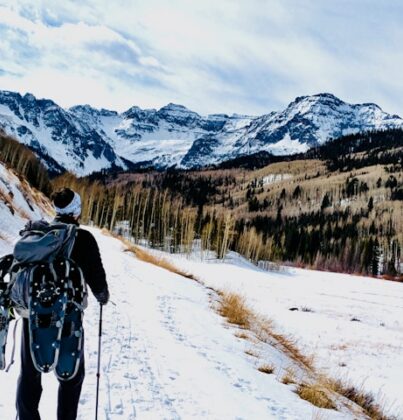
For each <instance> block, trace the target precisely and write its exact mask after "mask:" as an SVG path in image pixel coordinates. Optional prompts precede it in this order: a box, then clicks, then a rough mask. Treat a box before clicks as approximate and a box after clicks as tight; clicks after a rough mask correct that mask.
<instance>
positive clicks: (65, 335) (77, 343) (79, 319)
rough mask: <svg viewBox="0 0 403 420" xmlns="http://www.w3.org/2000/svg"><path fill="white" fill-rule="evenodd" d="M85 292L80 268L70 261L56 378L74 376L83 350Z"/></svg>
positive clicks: (62, 378) (67, 378) (64, 379)
mask: <svg viewBox="0 0 403 420" xmlns="http://www.w3.org/2000/svg"><path fill="white" fill-rule="evenodd" d="M86 305H87V292H86V285H85V282H84V277H83V274H82V272H81V269H80V268H79V267H78V266H77V265H76V264H75V263H74V262H73V261H71V265H70V273H69V285H68V303H67V308H66V312H65V317H64V323H63V329H62V335H61V343H60V352H59V359H58V362H57V365H56V369H55V374H56V376H57V377H58V379H60V380H62V381H68V380H69V379H72V378H74V376H75V375H76V374H77V371H78V368H79V366H80V359H81V356H82V352H83V339H84V330H83V317H84V308H85V307H86Z"/></svg>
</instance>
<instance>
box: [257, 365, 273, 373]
mask: <svg viewBox="0 0 403 420" xmlns="http://www.w3.org/2000/svg"><path fill="white" fill-rule="evenodd" d="M257 370H258V371H259V372H262V373H267V374H268V375H271V374H272V373H274V366H273V365H269V364H264V365H262V366H259V367H258V368H257Z"/></svg>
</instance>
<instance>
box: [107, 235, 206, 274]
mask: <svg viewBox="0 0 403 420" xmlns="http://www.w3.org/2000/svg"><path fill="white" fill-rule="evenodd" d="M102 233H103V234H104V235H108V236H112V237H114V238H116V239H119V240H120V241H121V242H123V243H124V244H125V245H126V247H127V248H126V249H125V250H124V251H125V252H131V253H132V254H134V255H135V256H136V257H137V258H138V259H139V260H141V261H144V262H146V263H149V264H153V265H156V266H157V267H160V268H163V269H165V270H168V271H170V272H171V273H174V274H178V275H179V276H182V277H186V278H187V279H191V280H196V281H199V280H198V279H197V278H196V277H195V276H194V275H193V274H190V273H188V272H187V271H183V270H181V269H180V268H178V267H176V266H175V265H174V264H172V263H171V262H170V261H168V260H166V259H165V258H162V257H157V256H156V255H153V254H152V253H151V252H147V251H146V250H145V249H143V248H140V247H139V246H137V245H134V244H132V243H131V242H130V241H129V240H127V239H125V238H123V237H122V236H119V235H116V234H114V233H112V232H111V231H109V230H108V229H105V228H104V229H102Z"/></svg>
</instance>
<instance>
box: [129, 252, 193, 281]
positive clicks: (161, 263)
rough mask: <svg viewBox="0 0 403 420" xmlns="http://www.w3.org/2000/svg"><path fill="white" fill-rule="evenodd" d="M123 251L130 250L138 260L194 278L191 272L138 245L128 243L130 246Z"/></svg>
mask: <svg viewBox="0 0 403 420" xmlns="http://www.w3.org/2000/svg"><path fill="white" fill-rule="evenodd" d="M125 252H132V253H133V254H134V255H135V256H136V257H137V258H138V259H139V260H141V261H144V262H146V263H149V264H153V265H156V266H158V267H160V268H163V269H165V270H168V271H170V272H171V273H174V274H178V275H179V276H182V277H186V278H188V279H191V280H196V278H195V277H194V276H193V274H190V273H188V272H186V271H183V270H181V269H180V268H178V267H176V266H175V265H174V264H172V263H171V262H170V261H168V260H166V259H165V258H161V257H157V256H155V255H153V254H152V253H150V252H147V251H146V250H144V249H142V248H140V247H138V246H135V245H132V244H130V246H129V247H128V248H127V249H125Z"/></svg>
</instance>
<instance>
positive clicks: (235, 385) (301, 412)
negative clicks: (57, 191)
mask: <svg viewBox="0 0 403 420" xmlns="http://www.w3.org/2000/svg"><path fill="white" fill-rule="evenodd" d="M91 231H92V232H93V233H94V234H95V236H96V239H97V241H98V242H99V244H100V249H101V253H102V256H103V258H104V264H105V267H106V271H107V275H108V278H109V283H110V287H111V294H112V300H113V301H114V302H116V306H114V305H113V304H109V305H108V306H107V307H106V308H105V324H104V330H105V335H104V340H103V343H104V347H103V349H104V350H103V363H102V366H103V376H102V386H101V401H100V404H101V417H100V418H101V419H109V420H113V419H124V420H128V419H135V418H138V419H141V420H142V419H152V420H158V419H190V418H192V419H193V418H194V419H199V418H203V419H217V420H226V419H251V420H255V419H299V420H300V419H311V418H326V419H343V418H344V419H353V418H361V417H360V416H358V415H357V416H355V415H354V416H353V415H351V414H347V413H344V414H343V413H341V412H336V411H334V410H323V409H318V408H314V407H313V406H312V405H311V404H309V403H308V402H306V401H304V400H301V399H300V398H299V397H298V396H297V395H296V394H295V393H294V392H293V388H292V386H291V385H284V384H282V383H281V382H280V381H279V380H278V379H277V378H276V376H275V375H267V374H263V373H261V372H259V371H258V370H257V369H256V367H257V366H256V363H257V362H256V359H255V358H253V357H251V356H247V355H245V353H244V351H245V350H246V349H247V348H248V344H246V343H245V340H241V339H239V338H236V337H235V335H234V329H233V328H232V327H231V328H229V327H228V326H227V325H226V324H225V323H224V321H223V319H222V318H221V317H220V316H218V315H217V314H216V313H215V312H214V311H213V310H212V308H211V302H210V296H211V291H210V290H209V289H207V288H205V287H203V286H201V285H200V284H198V283H197V282H194V281H191V280H189V279H186V278H184V277H181V276H178V275H176V274H172V273H170V272H167V271H166V270H163V269H161V268H158V267H156V266H153V265H150V264H147V263H144V262H141V261H139V260H137V259H136V258H135V257H134V256H133V255H132V254H130V253H125V252H123V249H124V247H123V245H122V243H121V242H120V241H118V240H116V239H114V238H111V237H109V236H105V235H103V234H102V233H101V232H100V231H98V230H96V229H91ZM97 314H98V307H97V305H95V304H94V302H93V301H91V302H90V307H89V309H88V310H87V313H86V318H85V319H86V353H87V365H86V369H87V377H86V380H85V383H84V388H83V393H82V398H81V402H80V411H79V419H81V420H87V419H90V418H92V417H93V414H94V396H95V383H96V377H95V371H96V348H97V337H96V336H97ZM277 362H279V360H278V361H277ZM17 375H18V364H17V365H16V366H14V368H13V370H12V372H11V373H10V374H8V375H6V374H4V373H0V384H1V385H0V386H1V390H2V392H1V393H0V413H1V414H2V418H7V419H12V418H14V414H15V413H14V408H13V401H14V397H15V384H16V380H17ZM56 384H57V383H56V380H55V378H54V377H53V375H52V374H49V375H45V376H44V381H43V387H44V394H43V397H42V405H41V413H42V415H43V417H44V418H46V420H53V419H54V418H55V417H54V413H55V409H56Z"/></svg>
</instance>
